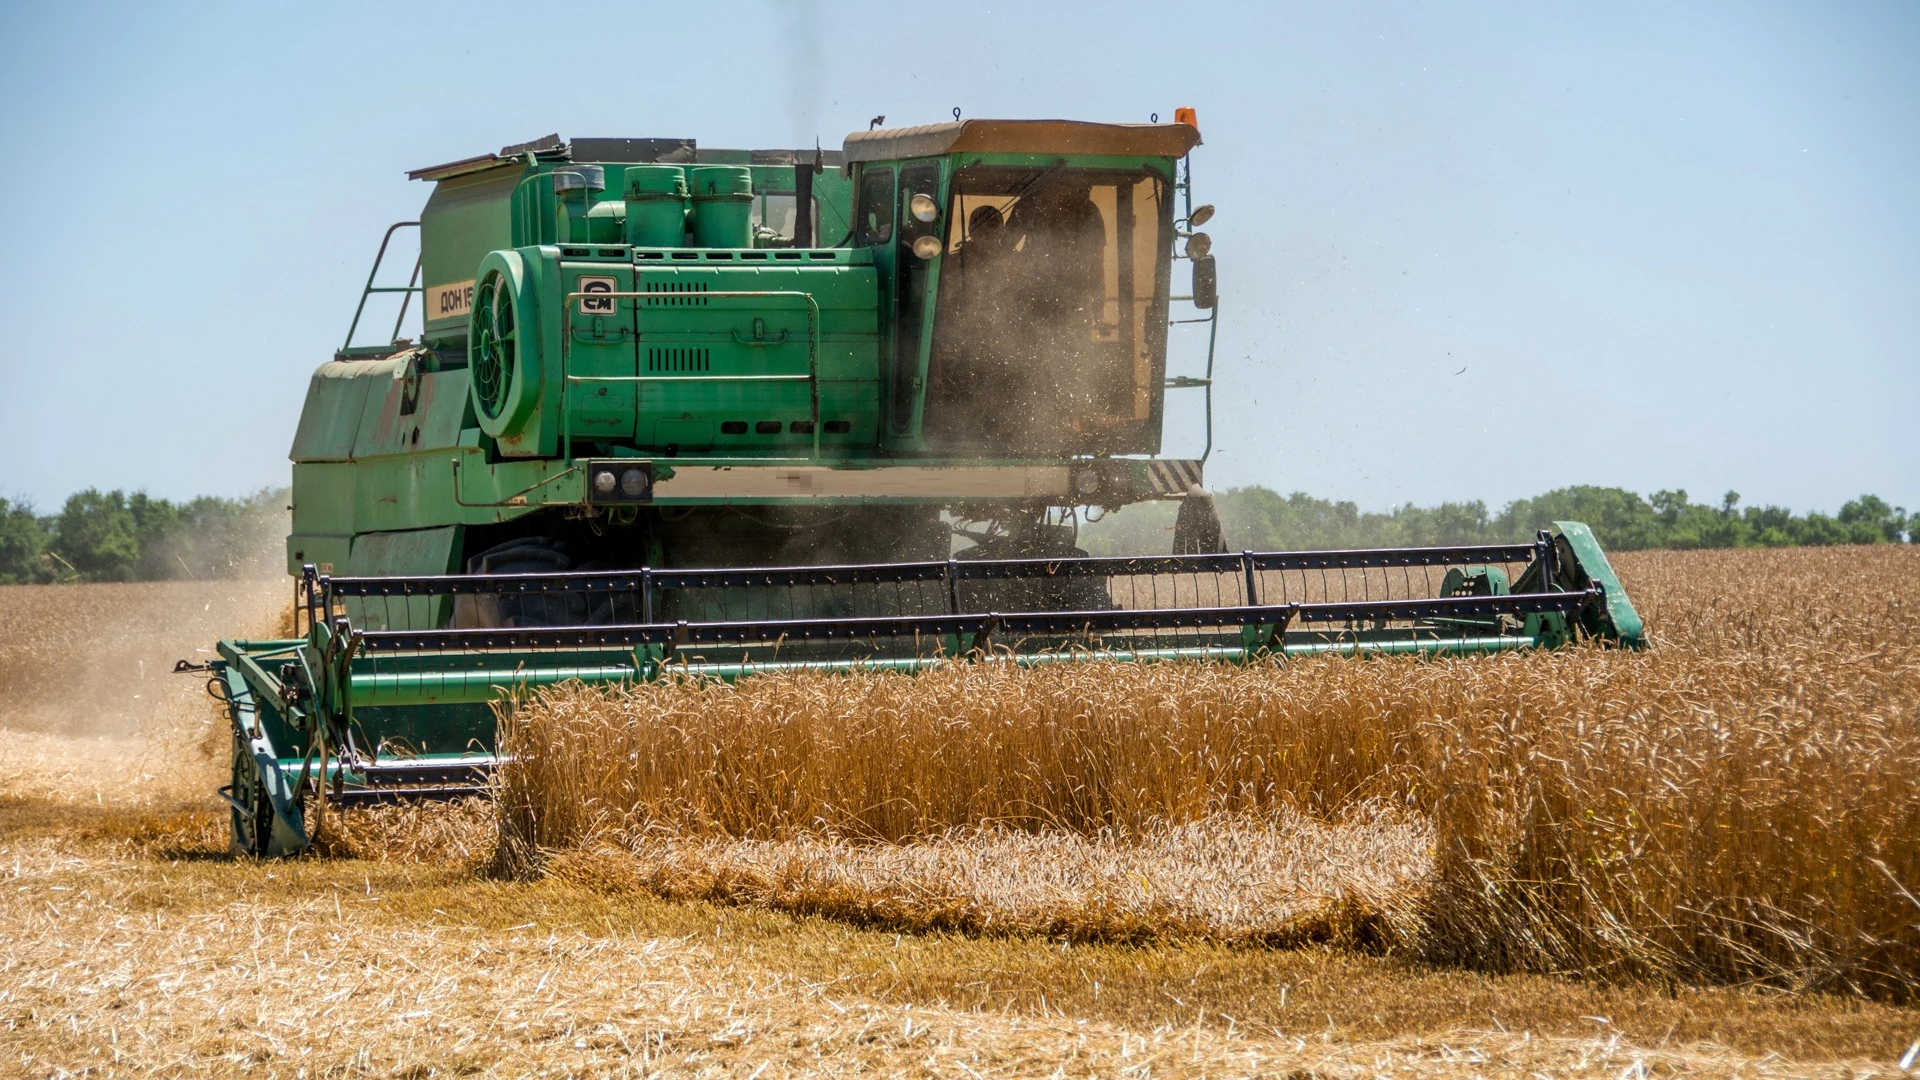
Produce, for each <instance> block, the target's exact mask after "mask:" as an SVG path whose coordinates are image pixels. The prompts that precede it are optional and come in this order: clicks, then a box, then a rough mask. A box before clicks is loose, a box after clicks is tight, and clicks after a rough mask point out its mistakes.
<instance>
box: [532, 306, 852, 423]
mask: <svg viewBox="0 0 1920 1080" xmlns="http://www.w3.org/2000/svg"><path fill="white" fill-rule="evenodd" d="M663 295H669V294H662V293H648V292H591V293H590V292H583V291H576V292H570V293H568V294H567V295H566V298H565V300H564V301H563V302H562V303H561V305H560V326H561V335H560V455H561V457H562V458H563V459H565V460H569V461H571V460H572V459H573V423H572V410H571V409H570V408H569V405H570V404H571V401H570V398H571V390H572V388H573V384H574V383H576V382H611V383H650V382H798V381H799V380H801V379H805V380H806V381H807V390H808V398H809V400H810V403H811V415H812V417H813V423H812V428H813V456H814V458H815V460H818V459H819V457H820V302H819V301H817V300H815V299H814V298H813V294H812V293H808V292H803V291H801V290H799V289H719V290H715V291H713V292H703V293H699V294H698V295H699V296H700V297H702V298H708V299H711V298H721V299H728V298H745V297H769V296H797V297H799V298H800V299H802V300H804V301H806V303H807V373H806V374H805V375H798V374H793V375H569V374H567V360H568V358H569V357H570V356H571V355H572V352H573V312H574V302H575V301H576V300H579V299H582V298H583V297H589V296H590V297H593V298H594V299H596V300H634V301H640V300H646V299H651V298H659V297H661V296H663ZM639 322H640V313H639V309H638V304H637V303H636V306H635V311H634V325H635V327H636V330H635V333H634V356H633V362H634V369H635V370H636V371H637V370H639V364H640V341H641V339H642V337H643V333H642V332H641V331H640V330H639V329H638V326H639ZM769 344H785V342H770V343H769ZM639 408H640V403H639V401H638V400H637V399H636V400H635V402H634V411H635V413H636V414H637V413H638V412H639Z"/></svg>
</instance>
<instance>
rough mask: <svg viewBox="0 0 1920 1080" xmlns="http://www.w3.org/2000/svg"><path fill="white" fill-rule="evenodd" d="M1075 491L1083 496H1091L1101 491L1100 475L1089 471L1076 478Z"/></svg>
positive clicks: (1074, 482)
mask: <svg viewBox="0 0 1920 1080" xmlns="http://www.w3.org/2000/svg"><path fill="white" fill-rule="evenodd" d="M1073 489H1074V490H1075V491H1078V492H1079V493H1080V494H1082V495H1091V494H1093V493H1094V492H1096V491H1099V490H1100V474H1099V473H1096V472H1094V471H1093V470H1092V469H1087V470H1086V471H1084V472H1082V473H1081V474H1080V475H1079V476H1077V477H1075V478H1074V481H1073Z"/></svg>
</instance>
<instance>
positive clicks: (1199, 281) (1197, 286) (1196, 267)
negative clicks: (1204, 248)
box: [1193, 255, 1220, 310]
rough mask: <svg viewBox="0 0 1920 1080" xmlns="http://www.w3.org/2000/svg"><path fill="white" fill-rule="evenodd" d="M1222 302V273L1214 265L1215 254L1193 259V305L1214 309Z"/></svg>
mask: <svg viewBox="0 0 1920 1080" xmlns="http://www.w3.org/2000/svg"><path fill="white" fill-rule="evenodd" d="M1219 302H1220V275H1219V272H1218V271H1216V270H1215V269H1214V267H1213V256H1211V255H1202V256H1200V257H1199V258H1197V259H1195V260H1193V306H1194V307H1197V308H1203V309H1207V310H1212V308H1213V305H1215V304H1217V303H1219Z"/></svg>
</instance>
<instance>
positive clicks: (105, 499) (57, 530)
mask: <svg viewBox="0 0 1920 1080" xmlns="http://www.w3.org/2000/svg"><path fill="white" fill-rule="evenodd" d="M142 498H143V499H144V498H145V497H144V496H142ZM142 510H143V512H148V513H149V514H150V511H151V508H150V507H148V506H146V505H144V504H143V505H142ZM50 548H51V550H52V551H53V552H54V554H56V555H58V556H59V557H60V558H61V559H62V560H64V561H65V562H66V563H67V565H69V566H71V567H73V569H74V570H76V571H78V572H79V573H80V575H81V576H82V577H84V578H86V579H87V580H89V581H131V580H133V579H134V578H135V577H137V576H138V574H139V571H140V569H141V566H140V521H139V519H138V518H136V517H135V516H134V512H133V510H132V509H131V508H130V507H129V506H128V505H127V497H126V495H125V494H124V493H122V492H119V491H109V492H107V493H105V494H102V493H101V492H100V491H99V490H98V489H96V488H88V489H87V490H85V491H78V492H75V493H74V494H72V495H70V496H68V497H67V503H66V505H65V506H63V507H61V508H60V516H59V518H58V519H57V524H56V525H55V527H54V534H53V543H52V544H51V545H50Z"/></svg>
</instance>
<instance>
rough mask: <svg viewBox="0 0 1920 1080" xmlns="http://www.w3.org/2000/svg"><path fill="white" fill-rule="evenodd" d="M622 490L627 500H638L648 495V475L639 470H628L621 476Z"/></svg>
mask: <svg viewBox="0 0 1920 1080" xmlns="http://www.w3.org/2000/svg"><path fill="white" fill-rule="evenodd" d="M620 490H621V491H622V492H625V493H626V496H627V498H629V499H637V498H639V497H640V496H642V495H645V494H646V493H647V474H646V473H644V472H642V471H641V470H639V469H628V470H627V471H626V472H624V473H621V474H620Z"/></svg>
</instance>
